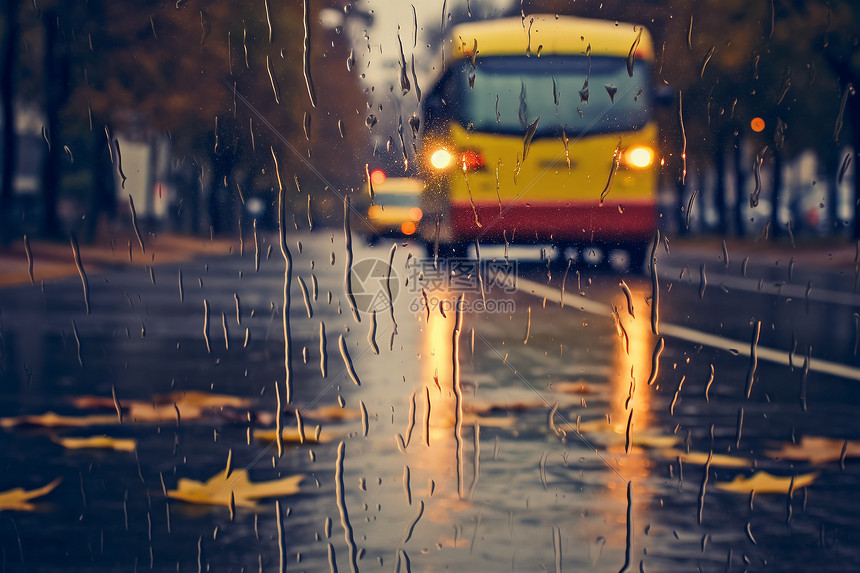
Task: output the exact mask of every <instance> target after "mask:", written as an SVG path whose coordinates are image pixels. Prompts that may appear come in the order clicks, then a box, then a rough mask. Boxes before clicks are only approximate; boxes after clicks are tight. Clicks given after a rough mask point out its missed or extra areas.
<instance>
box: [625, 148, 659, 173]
mask: <svg viewBox="0 0 860 573" xmlns="http://www.w3.org/2000/svg"><path fill="white" fill-rule="evenodd" d="M621 159H622V161H623V162H624V165H626V166H628V167H636V168H638V169H645V168H646V167H649V166H650V165H651V164H652V163H654V150H653V149H651V148H650V147H645V146H644V145H637V146H636V147H631V148H630V149H628V150H626V151H625V152H624V155H622V156H621Z"/></svg>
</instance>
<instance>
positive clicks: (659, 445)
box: [559, 418, 681, 449]
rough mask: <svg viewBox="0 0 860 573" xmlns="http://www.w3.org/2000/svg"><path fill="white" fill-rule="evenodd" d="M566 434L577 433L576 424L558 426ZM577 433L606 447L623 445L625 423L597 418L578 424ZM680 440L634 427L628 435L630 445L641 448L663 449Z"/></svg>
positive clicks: (672, 435)
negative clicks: (613, 422)
mask: <svg viewBox="0 0 860 573" xmlns="http://www.w3.org/2000/svg"><path fill="white" fill-rule="evenodd" d="M559 427H560V428H562V429H563V430H564V431H566V432H567V433H569V434H570V433H575V432H576V431H577V426H576V424H559ZM579 433H581V434H583V435H584V436H586V437H587V438H588V439H589V440H590V441H593V442H596V443H598V444H601V445H604V446H608V445H616V444H623V443H625V442H626V441H627V423H626V421H625V422H624V423H616V424H610V423H609V422H607V421H606V418H598V419H596V420H589V421H587V422H580V424H579ZM679 441H681V438H679V437H678V436H676V435H674V434H660V433H655V432H654V431H653V430H645V431H637V430H636V428H635V426H634V428H633V431H632V432H631V433H630V445H632V446H639V447H642V448H654V449H664V448H671V447H673V446H675V445H676V444H677V443H678V442H679Z"/></svg>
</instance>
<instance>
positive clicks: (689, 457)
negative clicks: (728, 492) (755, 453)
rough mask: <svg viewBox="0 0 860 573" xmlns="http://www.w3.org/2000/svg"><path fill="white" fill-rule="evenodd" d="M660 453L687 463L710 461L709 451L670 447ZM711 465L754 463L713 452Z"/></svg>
mask: <svg viewBox="0 0 860 573" xmlns="http://www.w3.org/2000/svg"><path fill="white" fill-rule="evenodd" d="M659 453H660V455H661V456H663V457H664V458H666V459H672V460H674V459H677V458H681V461H682V462H683V463H685V464H694V465H699V466H703V465H705V464H706V463H707V462H708V452H690V453H687V452H683V451H681V450H675V449H669V450H660V452H659ZM711 465H712V466H714V467H723V468H748V467H749V466H750V465H752V461H751V460H749V459H746V458H738V457H735V456H727V455H725V454H712V455H711Z"/></svg>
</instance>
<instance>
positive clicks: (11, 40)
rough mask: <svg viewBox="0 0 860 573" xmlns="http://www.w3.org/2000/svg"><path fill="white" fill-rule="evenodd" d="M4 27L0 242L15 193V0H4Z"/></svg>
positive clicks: (7, 234)
mask: <svg viewBox="0 0 860 573" xmlns="http://www.w3.org/2000/svg"><path fill="white" fill-rule="evenodd" d="M4 8H5V12H6V30H5V34H4V38H3V55H2V61H0V98H2V102H0V121H2V123H3V136H2V137H3V139H2V143H0V145H2V152H0V153H2V155H0V243H5V242H7V241H8V240H10V239H11V237H12V233H13V228H14V224H13V221H12V212H11V211H12V199H13V198H14V194H15V188H14V184H15V165H16V158H17V153H16V151H17V134H16V132H15V63H16V61H17V51H16V48H17V45H18V0H6V1H5V2H4Z"/></svg>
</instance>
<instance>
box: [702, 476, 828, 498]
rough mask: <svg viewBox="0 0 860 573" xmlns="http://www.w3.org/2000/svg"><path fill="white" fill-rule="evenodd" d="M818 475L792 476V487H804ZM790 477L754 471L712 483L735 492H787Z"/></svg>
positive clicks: (789, 485)
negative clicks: (745, 475) (730, 479)
mask: <svg viewBox="0 0 860 573" xmlns="http://www.w3.org/2000/svg"><path fill="white" fill-rule="evenodd" d="M817 477H818V472H813V473H808V474H799V475H797V476H795V477H794V489H800V488H802V487H806V486H808V485H810V484H811V483H812V482H814V481H815V478H817ZM791 480H792V478H791V477H790V476H789V477H779V476H775V475H772V474H769V473H767V472H756V473H754V474H753V475H752V476H751V477H748V478H745V477H744V476H742V475H739V476H735V479H733V480H732V481H729V482H717V483H716V484H714V485H715V486H716V487H717V488H718V489H722V490H725V491H731V492H735V493H743V494H748V493H749V492H750V491H754V492H756V493H788V490H789V488H791V487H792V484H791Z"/></svg>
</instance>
